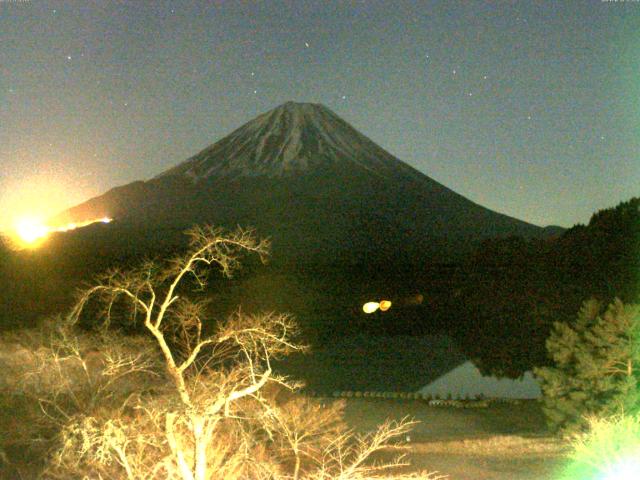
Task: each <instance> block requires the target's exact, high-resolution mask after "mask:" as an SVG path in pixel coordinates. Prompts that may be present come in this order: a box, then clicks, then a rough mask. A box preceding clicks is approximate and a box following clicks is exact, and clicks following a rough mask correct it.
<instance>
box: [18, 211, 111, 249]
mask: <svg viewBox="0 0 640 480" xmlns="http://www.w3.org/2000/svg"><path fill="white" fill-rule="evenodd" d="M112 220H113V219H111V218H109V217H102V218H98V219H94V220H86V221H84V222H78V223H75V222H74V223H68V224H66V225H62V226H59V227H50V226H47V225H45V224H44V223H43V222H42V221H41V220H38V219H36V218H32V217H27V218H22V219H19V220H17V221H16V222H15V226H14V235H13V236H14V238H15V240H16V243H17V244H18V246H19V247H22V248H35V247H38V246H39V245H40V244H41V243H42V242H43V241H44V239H45V238H46V237H47V236H48V235H49V234H50V233H53V232H68V231H70V230H75V229H76V228H81V227H86V226H87V225H91V224H92V223H110V222H111V221H112Z"/></svg>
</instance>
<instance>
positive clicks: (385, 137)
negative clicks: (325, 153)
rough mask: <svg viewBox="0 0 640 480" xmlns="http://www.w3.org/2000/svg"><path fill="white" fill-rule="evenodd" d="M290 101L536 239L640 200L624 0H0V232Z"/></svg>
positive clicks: (637, 26) (639, 29)
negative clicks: (313, 107)
mask: <svg viewBox="0 0 640 480" xmlns="http://www.w3.org/2000/svg"><path fill="white" fill-rule="evenodd" d="M287 100H294V101H300V102H317V103H322V104H324V105H326V106H327V107H329V108H331V109H332V110H333V111H335V112H336V113H337V114H338V115H340V116H341V117H343V118H344V119H345V120H346V121H348V122H350V123H351V124H352V125H353V126H354V127H355V128H357V129H358V130H360V131H361V132H362V133H364V134H365V135H367V136H368V137H370V138H371V139H372V140H373V141H375V142H376V143H378V144H379V145H380V146H382V147H383V148H385V149H387V150H388V151H390V152H391V153H392V154H394V155H395V156H397V157H398V158H400V159H401V160H403V161H405V162H407V163H409V164H410V165H412V166H414V167H416V168H417V169H419V170H420V171H422V172H423V173H425V174H426V175H428V176H430V177H431V178H433V179H435V180H437V181H439V182H441V183H443V184H445V185H446V186H448V187H449V188H451V189H453V190H455V191H457V192H458V193H460V194H462V195H464V196H466V197H467V198H469V199H471V200H473V201H475V202H477V203H480V204H482V205H484V206H487V207H489V208H491V209H494V210H496V211H499V212H503V213H506V214H509V215H512V216H514V217H517V218H520V219H523V220H526V221H529V222H532V223H534V224H537V225H549V224H556V225H562V226H565V227H568V226H571V225H573V224H575V223H578V222H581V223H585V222H587V221H588V220H589V217H590V215H591V213H592V212H594V211H595V210H598V209H601V208H605V207H610V206H614V205H615V204H617V203H619V202H620V201H623V200H628V199H629V198H631V197H632V196H638V195H639V194H640V1H629V0H627V1H626V2H622V1H617V2H615V1H601V0H588V1H577V0H571V1H569V0H566V1H562V0H554V1H536V2H533V1H521V2H503V1H500V2H498V1H496V2H480V1H477V2H472V1H451V0H449V1H443V2H439V1H433V2H426V1H425V2H419V1H415V0H412V1H398V0H394V1H390V0H389V1H350V2H347V1H344V2H329V1H321V0H318V1H313V2H311V1H298V0H296V1H289V2H276V1H264V2H259V3H254V2H248V1H246V2H244V1H243V2H240V1H227V2H208V1H199V2H196V1H184V2H181V1H171V2H169V1H164V2H163V1H146V2H145V1H128V2H126V1H118V2H116V1H109V0H95V1H86V0H83V1H68V2H50V1H41V0H31V1H12V0H0V227H6V226H8V225H9V224H10V223H11V222H12V220H13V219H14V218H16V217H17V216H20V215H23V214H31V215H41V216H44V217H46V216H48V215H51V214H54V213H56V212H57V211H59V210H61V209H63V208H66V207H68V206H71V205H73V204H76V203H79V202H81V201H83V200H86V199H87V198H89V197H91V196H94V195H98V194H100V193H103V192H104V191H106V190H108V189H109V188H112V187H114V186H117V185H121V184H125V183H128V182H131V181H134V180H139V179H148V178H150V177H152V176H154V175H156V174H157V173H159V172H161V171H162V170H164V169H166V168H168V167H170V166H173V165H175V164H177V163H179V162H180V161H182V160H184V159H186V158H187V157H189V156H191V155H193V154H194V153H196V152H198V151H199V150H201V149H202V148H204V147H206V146H207V145H210V144H212V143H214V142H215V141H217V140H219V139H220V138H222V137H223V136H224V135H226V134H227V133H230V132H231V131H232V130H234V129H235V128H237V127H239V126H240V125H242V124H244V123H245V122H247V121H249V120H251V119H252V118H254V117H255V116H256V115H258V114H260V113H262V112H264V111H267V110H269V109H271V108H273V107H275V106H277V105H279V104H281V103H283V102H285V101H287Z"/></svg>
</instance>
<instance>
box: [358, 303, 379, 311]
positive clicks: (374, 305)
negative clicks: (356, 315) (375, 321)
mask: <svg viewBox="0 0 640 480" xmlns="http://www.w3.org/2000/svg"><path fill="white" fill-rule="evenodd" d="M379 308H380V304H379V303H378V302H367V303H365V304H364V305H363V306H362V311H363V312H364V313H373V312H375V311H376V310H378V309H379Z"/></svg>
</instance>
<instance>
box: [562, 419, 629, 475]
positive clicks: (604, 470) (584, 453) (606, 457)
mask: <svg viewBox="0 0 640 480" xmlns="http://www.w3.org/2000/svg"><path fill="white" fill-rule="evenodd" d="M588 426H589V431H588V433H584V434H580V435H577V436H576V437H575V439H574V441H573V448H574V451H573V454H572V457H573V462H572V463H571V465H570V466H569V467H568V468H567V470H566V471H565V472H564V475H563V476H562V478H561V480H636V479H638V478H640V416H638V415H616V416H613V417H610V418H596V417H593V418H590V419H589V420H588Z"/></svg>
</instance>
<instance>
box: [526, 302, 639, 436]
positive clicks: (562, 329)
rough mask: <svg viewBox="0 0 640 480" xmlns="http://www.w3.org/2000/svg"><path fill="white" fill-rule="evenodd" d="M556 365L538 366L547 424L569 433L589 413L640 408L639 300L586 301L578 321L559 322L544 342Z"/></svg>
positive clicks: (605, 414)
mask: <svg viewBox="0 0 640 480" xmlns="http://www.w3.org/2000/svg"><path fill="white" fill-rule="evenodd" d="M546 347H547V351H548V353H549V356H550V357H551V359H552V360H553V362H554V364H555V366H554V367H544V368H536V369H535V374H536V377H537V378H538V380H539V382H540V386H541V389H542V392H543V402H544V405H543V410H544V412H545V415H546V417H547V421H548V423H549V426H550V427H552V428H553V429H554V430H556V431H562V432H563V433H571V432H574V431H580V430H584V429H586V427H587V425H588V422H587V419H586V418H587V417H588V416H597V417H608V416H611V415H614V414H619V413H634V412H636V411H638V407H640V391H639V390H638V388H639V387H640V305H638V304H627V305H625V304H623V303H622V302H621V301H620V300H618V299H616V300H614V301H613V303H611V304H610V305H609V306H608V307H607V308H606V310H604V311H603V308H602V304H601V303H600V302H598V301H596V300H588V301H586V302H584V304H583V305H582V308H581V309H580V312H579V314H578V317H577V319H576V321H575V322H574V324H572V325H570V324H567V323H561V322H556V323H555V324H554V327H553V330H552V332H551V335H550V337H549V338H548V339H547V342H546Z"/></svg>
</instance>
